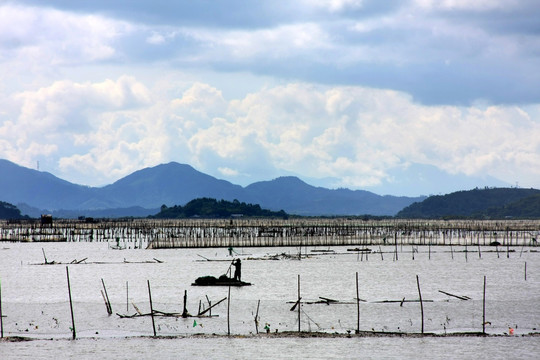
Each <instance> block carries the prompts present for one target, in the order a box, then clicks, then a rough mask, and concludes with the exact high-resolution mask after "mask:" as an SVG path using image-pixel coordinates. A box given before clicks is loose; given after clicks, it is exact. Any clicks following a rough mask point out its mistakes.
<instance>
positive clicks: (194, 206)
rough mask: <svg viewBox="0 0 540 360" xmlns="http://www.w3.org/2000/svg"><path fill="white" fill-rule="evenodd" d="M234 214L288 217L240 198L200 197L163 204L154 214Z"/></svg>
mask: <svg viewBox="0 0 540 360" xmlns="http://www.w3.org/2000/svg"><path fill="white" fill-rule="evenodd" d="M232 216H243V217H274V218H287V217H288V215H287V213H286V212H285V211H283V210H280V211H271V210H266V209H261V207H260V205H257V204H255V205H254V204H246V203H244V202H240V201H238V200H233V201H227V200H216V199H211V198H199V199H194V200H191V201H190V202H188V203H187V204H186V205H184V206H180V205H175V206H172V207H167V206H165V205H162V206H161V211H160V212H159V213H158V214H156V215H154V216H152V218H156V219H182V218H192V217H203V218H228V217H232Z"/></svg>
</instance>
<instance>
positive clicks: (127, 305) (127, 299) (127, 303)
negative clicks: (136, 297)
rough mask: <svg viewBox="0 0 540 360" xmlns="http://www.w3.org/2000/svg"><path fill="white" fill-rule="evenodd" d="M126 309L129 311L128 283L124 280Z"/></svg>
mask: <svg viewBox="0 0 540 360" xmlns="http://www.w3.org/2000/svg"><path fill="white" fill-rule="evenodd" d="M126 311H129V284H128V282H127V281H126Z"/></svg>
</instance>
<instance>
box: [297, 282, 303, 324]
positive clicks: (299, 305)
mask: <svg viewBox="0 0 540 360" xmlns="http://www.w3.org/2000/svg"><path fill="white" fill-rule="evenodd" d="M301 306H302V304H300V274H298V332H300V307H301Z"/></svg>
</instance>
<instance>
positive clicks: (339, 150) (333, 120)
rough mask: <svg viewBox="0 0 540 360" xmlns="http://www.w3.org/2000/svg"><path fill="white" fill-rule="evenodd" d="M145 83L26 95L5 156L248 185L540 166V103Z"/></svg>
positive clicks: (528, 176) (369, 180)
mask: <svg viewBox="0 0 540 360" xmlns="http://www.w3.org/2000/svg"><path fill="white" fill-rule="evenodd" d="M171 81H173V82H174V80H173V79H171ZM157 83H160V84H162V83H163V80H162V79H159V80H157ZM149 87H151V86H150V85H145V84H142V83H140V82H139V81H137V80H135V79H134V78H132V77H121V78H119V79H118V80H116V81H111V80H106V81H102V82H99V83H82V84H81V83H73V82H67V81H64V82H55V83H53V84H51V85H50V86H49V87H46V88H42V89H39V90H37V91H34V92H23V93H21V94H19V95H17V96H16V97H15V98H16V100H17V103H18V104H19V106H20V109H19V114H18V115H17V116H14V117H13V119H15V120H12V121H5V122H4V123H2V125H1V126H0V151H1V153H2V157H6V158H8V159H10V160H13V161H15V162H18V163H22V164H24V165H27V166H30V165H33V164H35V161H36V160H39V159H41V158H43V157H46V158H55V159H57V163H58V171H59V172H60V173H61V174H65V175H67V177H68V178H70V176H71V179H72V180H73V179H75V178H88V177H90V176H91V177H92V179H94V180H93V181H94V182H99V183H101V184H103V183H107V182H110V181H113V180H115V179H117V178H119V177H121V176H125V175H127V174H129V173H130V172H132V171H135V170H137V169H140V168H142V167H145V166H152V165H157V164H159V163H162V162H167V161H170V160H176V161H180V162H187V163H190V164H192V165H194V166H196V167H197V168H199V169H200V170H201V171H205V172H207V173H210V174H213V175H215V176H219V177H225V178H227V179H229V180H230V181H233V182H240V183H243V184H245V183H246V181H250V182H253V181H256V180H267V179H270V178H272V177H275V176H276V175H279V174H280V173H281V174H284V173H296V174H301V175H303V176H306V177H311V178H326V177H333V178H338V179H341V182H340V183H336V184H335V185H336V186H346V187H355V188H358V187H360V188H361V187H365V186H370V185H375V184H377V183H379V182H381V181H383V180H384V179H385V178H386V176H387V173H388V171H390V170H391V169H393V168H395V167H399V166H404V164H407V163H422V164H429V165H433V166H436V167H438V168H441V169H444V170H446V171H448V172H451V173H463V174H468V175H484V174H489V175H492V176H496V177H499V178H501V179H503V180H506V181H508V182H511V183H514V182H515V178H516V177H517V176H519V177H520V179H523V180H521V183H522V184H523V185H524V186H525V183H530V184H537V182H536V180H535V178H537V177H538V176H539V175H540V170H538V169H540V152H539V151H538V150H539V149H540V120H539V119H538V114H539V113H540V111H539V110H538V107H527V108H525V107H517V106H493V105H491V106H483V107H482V106H471V107H455V106H424V105H421V104H418V103H415V102H414V101H413V100H412V98H411V96H410V95H407V94H405V93H402V92H397V91H391V90H378V89H370V88H362V87H354V86H349V87H341V86H315V85H312V84H304V83H291V84H288V85H284V86H275V87H269V88H265V89H261V90H260V91H258V92H253V93H251V94H248V95H247V96H245V97H244V98H242V99H237V100H230V101H228V100H225V99H224V98H223V96H222V93H221V91H220V90H219V89H217V88H215V87H212V86H210V85H208V84H204V83H194V84H193V85H192V87H191V88H188V89H187V90H185V91H184V92H183V94H182V96H181V97H179V98H170V99H163V98H161V97H157V96H153V95H152V94H151V93H150V91H149V90H148V88H149ZM15 134H17V136H15ZM14 138H17V139H18V140H17V141H16V142H14V141H13V140H12V139H14ZM276 172H277V173H276ZM96 174H97V175H96ZM96 179H97V180H96ZM531 186H532V185H531Z"/></svg>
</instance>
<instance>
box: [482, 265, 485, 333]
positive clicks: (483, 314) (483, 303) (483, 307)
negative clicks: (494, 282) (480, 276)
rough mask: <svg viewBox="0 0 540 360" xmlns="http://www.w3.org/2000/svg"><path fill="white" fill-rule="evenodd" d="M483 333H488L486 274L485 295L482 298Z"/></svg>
mask: <svg viewBox="0 0 540 360" xmlns="http://www.w3.org/2000/svg"><path fill="white" fill-rule="evenodd" d="M482 334H484V335H485V334H486V275H484V297H483V299H482Z"/></svg>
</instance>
